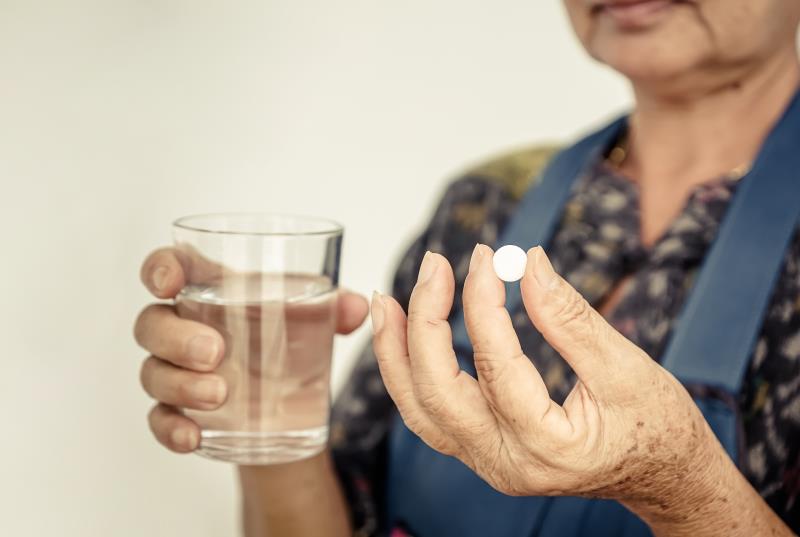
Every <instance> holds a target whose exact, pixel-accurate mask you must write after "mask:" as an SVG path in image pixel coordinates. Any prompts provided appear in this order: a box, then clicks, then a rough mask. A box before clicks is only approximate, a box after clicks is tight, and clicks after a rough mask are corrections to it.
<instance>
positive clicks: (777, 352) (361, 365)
mask: <svg viewBox="0 0 800 537" xmlns="http://www.w3.org/2000/svg"><path fill="white" fill-rule="evenodd" d="M553 153H554V149H553V148H534V149H530V150H526V151H521V152H516V153H513V154H511V155H507V156H505V157H501V158H499V159H497V160H493V161H491V162H489V163H487V164H486V165H483V166H481V167H479V168H477V169H475V170H472V171H470V172H469V173H467V174H466V175H464V176H463V177H461V178H460V179H458V180H456V181H454V182H453V183H452V184H451V185H450V186H449V187H448V189H447V190H446V192H445V194H444V197H443V199H442V200H441V202H440V204H439V206H438V208H437V209H436V211H435V213H434V215H433V218H432V220H431V222H430V224H429V225H428V227H427V229H425V231H424V232H423V233H422V234H421V236H419V237H418V238H417V239H416V241H415V242H414V243H413V244H412V245H411V247H410V248H409V249H408V250H407V251H406V253H405V255H404V256H403V257H402V259H401V262H400V265H399V267H398V269H397V272H396V275H395V278H394V284H393V288H392V294H393V296H394V297H395V298H396V299H397V300H398V301H399V302H400V304H401V305H403V307H404V308H407V306H408V301H409V298H410V296H411V290H412V289H413V286H414V283H415V282H416V275H417V271H418V270H419V266H420V263H421V260H422V256H423V255H424V253H425V251H426V250H432V251H435V252H438V253H441V254H442V255H444V256H445V257H446V258H447V259H448V260H449V261H450V263H451V265H452V266H453V269H454V272H455V277H456V303H455V305H454V309H455V308H458V307H460V296H461V289H462V287H463V283H464V279H465V277H466V274H467V269H468V266H469V258H470V255H471V253H472V249H473V247H474V246H475V243H477V242H481V243H486V244H493V243H494V242H495V241H496V239H497V237H498V236H499V234H500V233H501V232H502V230H503V227H504V225H505V224H506V223H507V222H508V220H509V218H510V216H511V215H512V214H513V212H514V210H515V209H516V207H517V205H518V203H519V201H520V198H521V197H522V194H523V193H524V192H525V190H527V188H528V187H529V186H530V183H531V180H530V178H531V177H533V176H535V175H537V173H538V171H540V170H541V169H542V167H543V166H544V164H545V163H546V161H547V159H548V158H549V157H550V156H551V155H552V154H553ZM737 184H738V178H737V177H734V176H726V177H722V178H720V179H718V180H715V181H712V182H708V183H705V184H702V185H700V186H698V187H697V188H696V189H695V190H694V191H693V192H692V193H691V195H690V196H689V198H688V200H687V201H686V203H685V205H684V207H683V210H682V211H681V213H680V215H679V216H678V217H677V218H676V219H675V220H674V221H673V222H672V223H671V225H670V227H669V228H668V230H667V231H666V232H665V233H664V234H663V235H662V236H661V237H660V238H659V239H658V240H657V241H656V243H655V244H653V245H652V246H651V247H645V246H643V245H642V243H641V241H640V234H639V230H640V227H639V191H638V187H637V185H636V183H635V182H632V181H631V180H629V179H627V178H624V177H622V176H620V175H619V174H617V173H615V171H614V170H613V169H612V168H610V167H608V166H607V165H606V164H605V162H604V161H603V160H600V161H598V162H597V163H595V165H594V166H592V167H591V169H590V171H589V172H588V173H586V174H585V175H584V176H583V177H582V178H580V179H579V180H578V181H577V182H576V185H575V187H574V189H573V191H572V195H571V198H570V200H569V201H568V203H567V205H566V207H565V210H564V214H563V216H562V219H561V222H560V225H559V226H558V228H557V229H556V231H555V234H554V235H553V238H552V241H551V244H550V246H549V248H548V255H549V257H550V259H551V261H552V263H553V266H554V268H555V269H556V270H557V271H558V272H559V273H560V274H561V275H563V276H564V277H565V278H566V279H567V280H568V281H569V282H570V283H571V284H572V285H573V286H574V287H575V288H576V289H577V290H578V291H580V292H581V294H583V296H584V297H585V298H586V300H587V301H589V303H590V304H592V305H593V306H595V307H598V306H599V305H600V304H601V303H602V302H603V300H604V299H605V298H606V297H607V296H608V294H609V292H610V291H611V290H612V289H613V288H614V287H615V286H616V285H617V284H619V283H620V282H622V281H625V283H624V287H623V288H622V290H621V298H620V299H619V301H618V302H617V303H616V305H615V306H614V307H613V310H612V311H610V312H607V314H606V318H607V319H608V321H609V322H610V323H611V324H612V325H613V326H614V327H615V328H616V329H617V330H619V331H620V332H621V333H622V334H624V335H625V336H626V337H627V338H628V339H630V340H631V341H633V342H634V343H635V344H636V345H638V346H639V347H641V348H642V349H644V350H645V351H646V352H647V353H648V354H649V355H650V356H651V357H653V358H654V359H659V357H660V356H661V354H662V352H663V350H664V348H665V345H666V342H667V340H668V336H669V334H670V331H671V329H672V328H673V324H674V322H675V320H676V317H677V315H678V313H679V312H680V310H681V306H682V305H683V304H684V301H685V300H686V298H687V296H688V292H689V291H690V289H691V286H692V283H693V280H694V277H695V275H696V272H697V270H698V268H699V266H700V264H701V262H702V260H703V257H704V255H705V253H706V251H707V250H708V248H709V246H710V245H711V243H712V242H713V240H714V238H715V236H716V233H717V229H718V228H719V225H720V222H721V220H722V217H723V216H724V213H725V210H726V208H727V206H728V203H729V201H730V199H731V197H732V195H733V194H734V192H735V191H736V186H737ZM511 316H512V319H513V321H514V325H515V328H516V330H517V333H518V335H519V338H520V342H521V344H522V348H523V350H524V351H525V354H526V355H527V356H529V357H531V360H532V361H533V362H534V364H535V365H536V367H537V369H538V370H539V371H540V372H541V374H542V377H543V378H544V380H545V383H546V384H547V387H548V389H549V391H550V395H551V397H552V398H553V399H554V400H555V401H556V402H561V401H563V399H564V398H565V397H566V395H567V394H568V393H569V391H570V389H571V388H572V385H573V384H574V382H575V375H574V373H573V372H572V371H571V370H570V368H569V366H568V365H567V363H566V362H565V361H564V360H562V359H561V358H560V357H559V356H558V354H557V353H556V351H555V350H554V349H553V348H552V347H551V346H550V345H549V344H548V343H547V342H546V341H544V339H543V338H542V336H541V335H540V334H539V332H538V331H536V330H535V329H534V328H533V327H532V324H531V323H530V321H529V319H528V317H527V315H526V313H525V310H524V308H520V310H519V311H512V312H511ZM738 404H739V408H740V411H741V418H742V420H743V425H744V433H745V439H744V440H745V444H744V445H745V451H744V453H743V454H742V458H741V460H742V465H741V468H740V469H741V471H742V472H743V473H744V475H745V476H746V477H747V479H748V480H749V481H750V483H751V484H752V485H753V487H754V488H755V489H756V490H757V491H758V492H759V493H760V494H761V495H762V496H763V497H764V499H765V500H766V501H767V502H768V503H769V505H770V506H771V507H772V509H773V510H775V512H776V513H777V514H778V515H779V516H780V517H781V518H783V520H784V521H785V522H786V523H787V524H788V525H789V526H790V527H791V528H793V529H794V531H796V532H800V505H799V503H800V502H798V494H800V233H797V234H796V235H795V237H794V239H793V241H792V243H791V245H790V247H789V248H788V250H787V251H786V256H785V260H784V265H783V268H782V273H781V275H780V277H779V280H778V282H777V284H776V287H775V289H774V291H773V297H772V299H771V301H770V305H769V306H768V310H767V312H766V316H765V318H764V323H763V325H762V329H761V333H760V336H759V337H758V340H757V344H756V346H755V349H754V352H753V356H752V358H751V363H750V366H749V370H748V371H747V373H746V376H745V380H744V385H743V388H742V391H741V393H740V394H739V399H738ZM395 413H396V410H395V408H394V405H393V403H392V401H391V399H390V398H389V396H388V394H387V393H386V390H385V388H384V386H383V382H382V381H381V377H380V374H379V372H378V367H377V363H376V360H375V357H374V355H373V353H372V349H371V345H370V346H368V347H367V348H366V349H365V350H364V352H363V353H362V355H361V356H360V358H359V359H358V361H357V363H356V366H355V368H354V370H353V373H352V378H351V379H350V382H349V383H348V385H347V386H346V387H345V389H344V391H343V393H342V394H341V396H340V397H339V399H338V400H337V402H336V404H335V405H334V410H333V418H332V429H331V445H332V450H333V455H334V460H335V462H336V466H337V471H338V472H339V476H340V479H341V481H342V484H343V487H344V489H345V491H346V495H347V497H348V500H349V504H350V507H351V510H352V517H353V521H354V527H355V528H356V533H355V535H357V536H364V537H365V536H375V535H384V534H386V533H387V532H388V531H389V530H390V529H391V528H386V527H385V520H384V507H385V506H384V503H385V498H384V489H385V488H386V487H385V477H386V467H387V450H386V440H387V435H388V432H389V430H390V428H391V422H392V420H393V417H394V415H395ZM452 516H457V515H455V514H453V515H452Z"/></svg>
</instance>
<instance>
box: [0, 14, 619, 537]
mask: <svg viewBox="0 0 800 537" xmlns="http://www.w3.org/2000/svg"><path fill="white" fill-rule="evenodd" d="M628 102H629V95H628V91H627V88H626V85H625V83H624V82H623V81H622V80H620V79H619V78H617V77H616V76H615V75H613V74H612V73H610V72H609V71H608V70H606V69H604V68H602V67H599V66H597V65H595V64H593V63H592V62H591V61H590V60H589V59H588V58H586V57H585V55H584V53H583V52H582V51H581V50H580V48H579V46H578V44H577V42H576V40H575V38H574V37H573V35H572V34H571V31H570V30H569V28H568V24H567V20H566V17H565V15H564V14H563V13H562V7H561V5H560V3H559V2H554V1H540V0H497V1H494V2H487V1H485V0H457V1H456V0H438V1H430V0H426V1H422V0H407V1H404V2H388V1H386V0H383V1H381V0H378V1H374V0H373V1H370V2H368V1H366V0H364V1H357V0H337V1H330V0H262V1H259V2H245V1H230V2H207V1H197V0H194V1H190V0H184V1H170V0H139V1H135V0H116V1H109V0H98V1H86V0H72V1H67V0H63V1H60V2H51V3H49V4H48V5H45V4H43V3H40V2H36V1H33V0H21V1H18V2H15V1H10V0H0V186H2V190H1V191H0V209H1V210H0V229H1V230H2V239H1V240H2V242H0V245H2V251H0V297H1V298H0V327H1V328H0V335H1V336H2V337H1V338H0V342H1V343H2V347H0V348H1V349H2V368H0V435H2V437H0V534H2V535H9V536H11V535H14V536H23V535H36V536H39V535H41V536H45V535H48V536H49V535H59V536H76V537H77V536H81V537H91V536H111V535H113V536H153V537H157V536H182V535H192V536H195V537H202V536H224V535H235V534H236V533H237V531H238V530H237V528H238V526H237V524H238V521H237V516H238V511H237V497H236V488H235V481H234V479H233V472H232V469H231V468H230V467H229V466H227V465H225V464H220V463H214V462H210V461H206V460H203V459H200V458H199V457H196V456H178V455H173V454H171V453H168V452H167V451H166V450H164V449H162V448H161V447H160V446H159V445H157V444H156V443H155V441H154V440H153V439H152V438H151V436H150V433H149V432H148V430H147V427H146V422H145V415H146V412H147V410H148V408H149V406H150V404H151V403H150V401H148V399H147V397H146V396H145V395H144V394H143V392H142V391H141V390H140V388H139V387H138V368H139V364H140V362H141V360H142V358H143V356H144V354H143V352H142V351H141V350H139V349H138V348H137V347H136V346H135V344H134V342H133V340H132V337H131V327H132V323H133V319H134V317H135V315H136V314H137V312H138V310H139V309H140V308H141V307H142V306H143V305H144V304H145V303H146V302H147V300H148V297H147V295H146V293H145V292H144V290H143V289H142V288H141V286H140V285H139V283H138V269H139V264H140V261H141V260H142V258H143V257H144V256H145V254H146V253H147V252H148V251H149V250H151V249H153V248H155V247H157V246H159V245H162V244H165V243H167V242H168V241H169V240H170V235H169V223H170V222H171V220H173V219H174V218H175V217H177V216H180V215H183V214H187V213H197V212H208V211H228V210H231V211H234V210H235V211H240V210H250V211H253V210H255V211H281V212H297V213H304V214H319V215H325V216H329V217H332V218H335V219H337V220H339V221H341V222H343V223H344V224H345V226H346V228H347V231H346V237H345V251H344V259H343V267H342V275H343V277H342V279H343V284H345V285H347V286H349V287H352V288H354V289H356V290H358V291H361V292H363V293H368V292H370V291H371V290H372V289H373V288H378V289H384V290H385V289H386V288H387V286H388V282H389V278H390V273H391V268H392V266H393V265H394V264H395V263H396V261H397V259H398V255H399V254H400V252H401V251H402V249H403V248H404V247H405V245H406V244H407V242H408V241H409V240H410V239H411V238H412V236H413V235H414V233H416V232H417V231H419V230H420V228H421V227H422V226H423V224H424V223H425V221H426V219H427V218H428V216H429V215H430V211H431V209H432V207H433V204H434V203H435V202H436V199H437V196H438V195H439V194H440V193H441V191H442V189H443V188H444V186H445V185H446V182H447V180H448V179H450V178H452V177H453V176H454V175H455V174H457V172H458V171H459V170H462V169H463V168H464V167H465V166H468V165H469V164H473V163H475V162H479V161H480V160H481V159H483V158H485V157H487V156H490V155H492V154H493V153H496V152H498V151H502V150H506V149H508V148H513V147H518V146H521V145H526V144H530V143H536V142H545V141H559V140H561V141H564V140H568V139H569V138H570V137H571V136H574V135H575V134H576V133H579V132H580V131H582V130H584V129H585V128H586V127H588V126H591V125H593V124H595V123H596V122H597V121H599V120H601V119H603V118H605V117H607V116H609V115H610V114H612V113H614V112H616V111H618V110H620V109H622V108H624V106H625V105H626V104H627V103H628ZM365 330H366V327H365V329H362V331H360V332H359V333H358V334H357V335H355V336H354V337H350V338H347V339H344V338H342V339H339V340H338V343H337V349H336V355H335V377H336V378H335V381H336V382H337V383H340V382H341V381H342V379H343V376H344V375H345V374H346V371H347V369H348V367H349V359H350V358H352V357H353V356H354V354H355V351H356V348H357V347H360V346H361V345H363V344H364V343H365V341H366V340H367V337H368V335H367V333H366V332H365Z"/></svg>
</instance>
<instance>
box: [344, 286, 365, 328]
mask: <svg viewBox="0 0 800 537" xmlns="http://www.w3.org/2000/svg"><path fill="white" fill-rule="evenodd" d="M336 307H337V312H336V332H337V333H339V334H349V333H350V332H352V331H353V330H355V329H356V328H358V327H359V326H361V325H362V324H363V323H364V319H366V318H367V312H368V311H369V305H368V303H367V299H366V298H364V297H363V296H362V295H359V294H357V293H353V292H351V291H348V290H346V289H342V290H341V291H340V292H339V298H338V302H337V304H336Z"/></svg>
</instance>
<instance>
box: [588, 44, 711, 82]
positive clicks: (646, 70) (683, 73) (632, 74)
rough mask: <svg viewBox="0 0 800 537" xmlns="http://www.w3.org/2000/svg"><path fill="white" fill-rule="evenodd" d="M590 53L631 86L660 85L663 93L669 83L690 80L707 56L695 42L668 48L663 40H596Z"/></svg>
mask: <svg viewBox="0 0 800 537" xmlns="http://www.w3.org/2000/svg"><path fill="white" fill-rule="evenodd" d="M626 41H631V40H626ZM673 43H674V42H673ZM590 52H591V54H592V56H593V57H594V58H595V59H596V60H598V61H600V62H601V63H604V64H606V65H608V66H609V67H611V68H612V69H614V70H615V71H617V72H618V73H620V74H621V75H623V76H624V77H625V78H627V79H628V80H630V81H631V83H632V84H633V85H634V86H640V85H641V86H649V87H653V86H654V85H655V86H658V85H660V86H663V90H664V91H665V92H669V88H670V87H672V86H675V85H677V84H679V85H681V86H683V84H684V83H686V82H690V79H691V78H693V77H694V75H693V73H695V74H699V73H698V68H699V67H702V66H703V65H707V63H708V61H709V60H710V58H709V56H710V55H709V54H703V47H702V46H700V45H699V44H698V43H694V44H693V45H692V46H680V45H678V46H672V47H669V48H667V47H664V46H663V41H661V42H649V43H648V42H646V41H645V40H641V41H640V42H614V43H596V46H593V47H591V48H590Z"/></svg>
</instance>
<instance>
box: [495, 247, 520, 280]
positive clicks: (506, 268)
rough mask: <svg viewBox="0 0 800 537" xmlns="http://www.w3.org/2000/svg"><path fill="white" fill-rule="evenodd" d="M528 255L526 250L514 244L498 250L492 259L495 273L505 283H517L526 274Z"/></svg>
mask: <svg viewBox="0 0 800 537" xmlns="http://www.w3.org/2000/svg"><path fill="white" fill-rule="evenodd" d="M527 262H528V255H527V254H526V253H525V250H523V249H522V248H520V247H519V246H514V245H513V244H507V245H505V246H503V247H502V248H500V249H499V250H497V251H496V252H495V253H494V257H493V258H492V264H493V265H494V272H495V274H497V277H498V278H500V279H501V280H503V281H504V282H515V281H517V280H519V279H520V278H522V275H523V274H525V264H526V263H527Z"/></svg>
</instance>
